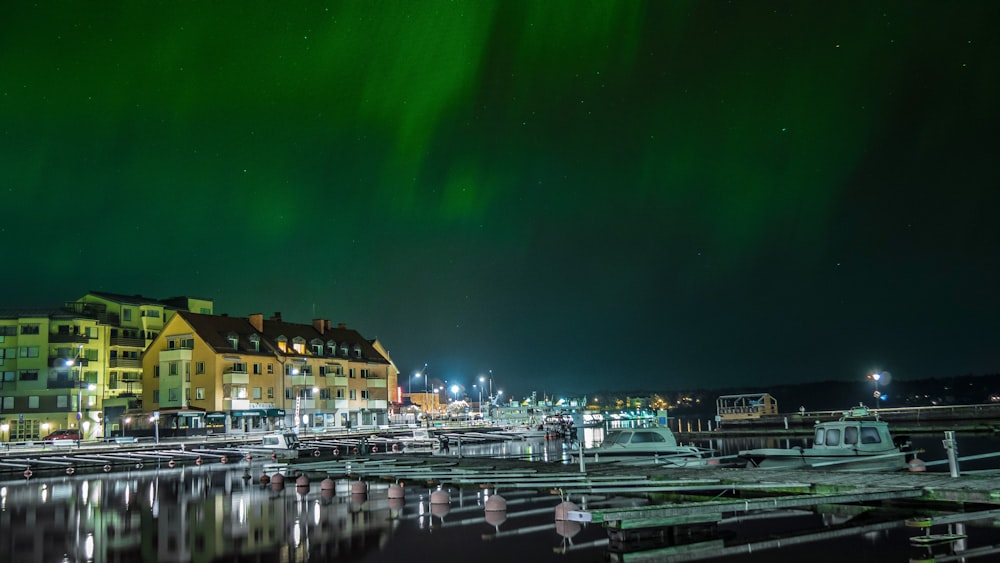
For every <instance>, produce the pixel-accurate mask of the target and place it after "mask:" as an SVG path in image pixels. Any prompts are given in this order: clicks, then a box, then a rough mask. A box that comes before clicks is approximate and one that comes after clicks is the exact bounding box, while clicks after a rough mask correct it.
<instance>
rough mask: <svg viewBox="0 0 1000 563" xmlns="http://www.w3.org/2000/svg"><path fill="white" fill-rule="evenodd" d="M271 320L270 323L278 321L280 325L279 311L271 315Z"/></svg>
mask: <svg viewBox="0 0 1000 563" xmlns="http://www.w3.org/2000/svg"><path fill="white" fill-rule="evenodd" d="M271 320H272V321H278V322H279V323H280V322H281V311H275V312H274V314H273V315H271Z"/></svg>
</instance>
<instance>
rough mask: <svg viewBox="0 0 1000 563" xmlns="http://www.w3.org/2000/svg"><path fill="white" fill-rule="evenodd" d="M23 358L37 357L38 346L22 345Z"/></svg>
mask: <svg viewBox="0 0 1000 563" xmlns="http://www.w3.org/2000/svg"><path fill="white" fill-rule="evenodd" d="M21 357H22V358H37V357H38V346H21Z"/></svg>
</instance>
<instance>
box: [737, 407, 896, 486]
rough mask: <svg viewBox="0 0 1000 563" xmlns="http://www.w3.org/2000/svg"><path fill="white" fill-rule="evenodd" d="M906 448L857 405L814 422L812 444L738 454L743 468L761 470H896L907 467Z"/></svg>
mask: <svg viewBox="0 0 1000 563" xmlns="http://www.w3.org/2000/svg"><path fill="white" fill-rule="evenodd" d="M908 448H909V443H908V441H906V440H905V439H899V440H897V439H895V438H893V436H892V434H891V433H890V432H889V425H888V423H886V422H885V421H883V420H879V418H878V413H877V412H873V411H870V410H869V409H868V408H867V407H865V406H864V405H859V406H857V407H854V408H852V409H851V410H849V411H844V412H843V416H841V417H840V418H839V419H838V420H833V421H826V422H817V423H816V428H815V432H814V433H813V441H812V446H809V447H802V446H795V447H792V448H756V449H750V450H743V451H741V452H740V453H739V457H740V458H742V459H745V460H746V466H747V467H760V468H762V469H827V470H834V471H898V470H902V469H906V468H907V467H908V464H907V462H906V456H907V455H908V454H909V452H908V451H907V450H908Z"/></svg>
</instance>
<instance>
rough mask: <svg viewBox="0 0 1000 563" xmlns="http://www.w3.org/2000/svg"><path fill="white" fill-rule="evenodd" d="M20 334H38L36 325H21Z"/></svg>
mask: <svg viewBox="0 0 1000 563" xmlns="http://www.w3.org/2000/svg"><path fill="white" fill-rule="evenodd" d="M21 334H38V325H37V324H28V325H21Z"/></svg>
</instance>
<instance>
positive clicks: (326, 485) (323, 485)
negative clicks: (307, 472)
mask: <svg viewBox="0 0 1000 563" xmlns="http://www.w3.org/2000/svg"><path fill="white" fill-rule="evenodd" d="M336 486H337V483H335V482H334V480H333V479H331V478H329V477H327V478H326V479H323V481H321V482H320V484H319V490H321V491H332V490H333V489H334V488H336Z"/></svg>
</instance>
